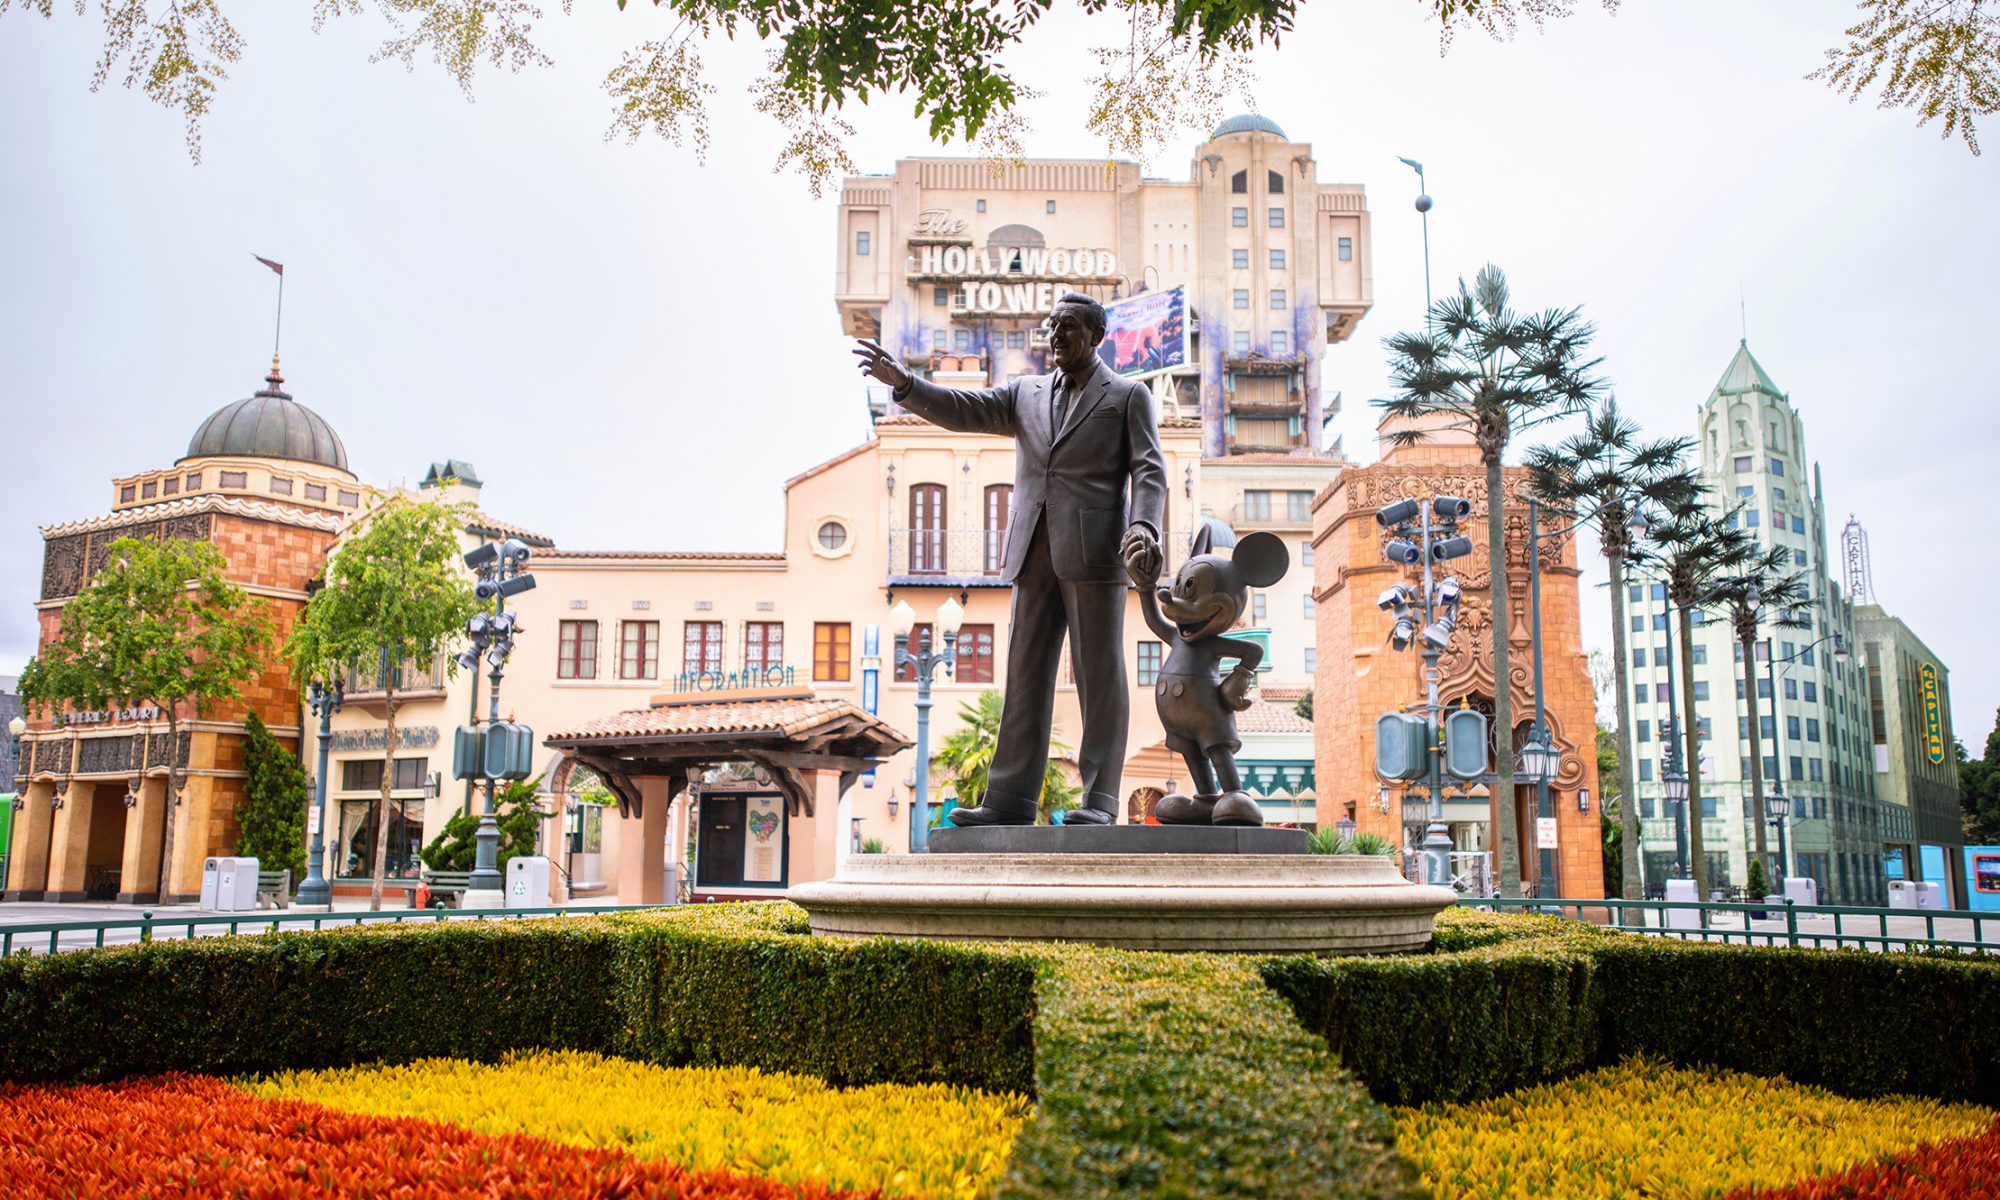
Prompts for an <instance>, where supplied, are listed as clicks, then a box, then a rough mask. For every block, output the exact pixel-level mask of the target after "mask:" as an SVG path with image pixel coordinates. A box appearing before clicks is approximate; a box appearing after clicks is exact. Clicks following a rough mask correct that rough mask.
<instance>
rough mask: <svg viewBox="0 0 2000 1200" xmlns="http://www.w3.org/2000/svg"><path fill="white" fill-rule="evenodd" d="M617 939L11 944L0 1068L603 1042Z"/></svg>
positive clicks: (573, 930)
mask: <svg viewBox="0 0 2000 1200" xmlns="http://www.w3.org/2000/svg"><path fill="white" fill-rule="evenodd" d="M616 945H617V937H616V935H615V934H614V932H613V931H612V929H611V928H610V927H609V926H608V925H606V924H605V923H602V922H596V921H585V920H573V921H568V922H565V923H563V924H555V923H553V922H533V923H529V922H523V923H518V924H508V925H501V924H491V925H487V924H471V923H453V924H449V925H435V924H421V925H405V926H395V927H377V928H372V929H368V930H365V931H357V930H353V929H341V930H329V931H327V932H324V933H317V934H314V933H282V934H267V935H263V936H259V937H241V938H202V939H198V940H194V941H179V940H176V941H156V942H152V943H150V944H147V945H138V946H129V947H121V948H117V949H108V950H81V951H74V952H66V953H62V954H55V955H47V956H41V957H30V956H29V955H27V954H25V953H20V954H15V955H13V956H11V957H9V958H5V959H0V1030H4V1031H5V1034H4V1036H0V1080H12V1081H16V1082H26V1081H30V1080H74V1081H98V1080H105V1079H115V1078H120V1077H124V1076H130V1075H153V1074H159V1073H162V1072H166V1071H197V1072H206V1073H213V1074H235V1073H239V1072H249V1071H267V1070H275V1069H280V1068H286V1067H326V1066H340V1065H345V1064H347V1063H354V1062H371V1061H384V1062H408V1061H410V1060H413V1059H418V1058H426V1057H431V1056H438V1055H455V1056H460V1057H466V1058H474V1059H493V1058H497V1057H499V1056H500V1055H502V1054H504V1053H505V1052H506V1051H508V1050H514V1049H525V1048H528V1047H534V1046H548V1047H552V1048H566V1049H579V1050H606V1049H609V1048H610V1044H611V1039H612V1037H613V1035H614V1034H615V1033H616V1031H617V1029H618V1022H617V1020H616V1019H615V1017H614V1013H613V1007H612V997H613V992H612V987H611V975H610V971H609V969H608V968H609V967H610V965H611V962H612V956H613V952H614V950H615V949H616Z"/></svg>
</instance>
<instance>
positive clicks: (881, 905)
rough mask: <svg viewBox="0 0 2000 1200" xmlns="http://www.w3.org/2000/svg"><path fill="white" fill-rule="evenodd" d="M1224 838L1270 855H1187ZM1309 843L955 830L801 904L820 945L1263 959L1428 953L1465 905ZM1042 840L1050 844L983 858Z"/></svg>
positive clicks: (1247, 834) (839, 880) (805, 890)
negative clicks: (1090, 947)
mask: <svg viewBox="0 0 2000 1200" xmlns="http://www.w3.org/2000/svg"><path fill="white" fill-rule="evenodd" d="M1293 834H1296V835H1297V838H1296V840H1297V842H1298V849H1297V850H1290V851H1289V852H1288V850H1287V848H1286V844H1287V843H1289V842H1290V841H1292V839H1291V838H1290V837H1286V836H1284V835H1293ZM960 835H971V836H969V837H966V836H960ZM1079 835H1080V836H1079ZM1189 835H1197V836H1194V837H1192V838H1190V836H1189ZM1225 839H1243V840H1244V841H1245V842H1247V843H1250V844H1255V843H1257V842H1260V841H1261V842H1265V843H1267V844H1268V846H1269V847H1270V850H1269V851H1267V852H1248V853H1244V852H1234V853H1232V852H1229V851H1226V850H1217V849H1207V848H1204V849H1181V848H1178V847H1176V846H1175V845H1173V843H1174V842H1176V841H1178V842H1179V843H1180V846H1194V845H1199V846H1203V847H1207V846H1208V844H1209V843H1211V842H1216V841H1220V840H1225ZM1304 841H1305V835H1304V834H1303V833H1302V832H1300V831H1298V830H1279V829H1193V828H1162V827H1157V826H1137V827H1134V826H1122V827H1104V828H1088V829H1087V828H1077V829H1071V830H1066V829H1062V828H1060V827H1058V828H1054V829H1051V828H1048V827H1040V828H1036V827H1024V828H1012V829H967V830H953V831H942V830H941V831H939V833H938V834H937V835H936V836H935V837H934V838H933V841H932V848H933V852H932V853H930V854H859V855H852V856H850V857H849V858H848V860H847V862H846V865H845V866H844V867H843V868H842V869H841V872H840V874H839V875H837V876H835V877H834V878H832V879H830V880H826V881H824V882H820V883H809V884H802V885H800V886H798V887H795V888H793V889H791V892H790V898H791V900H792V901H793V902H794V903H797V904H798V905H799V906H800V907H802V908H804V909H805V910H806V912H807V913H808V914H809V916H810V917H811V921H812V931H813V932H814V933H815V934H821V935H825V936H832V937H884V936H887V937H924V938H943V939H950V940H964V941H1043V942H1047V941H1065V942H1089V943H1094V944H1096V945H1100V946H1118V947H1123V948H1126V949H1133V950H1212V951H1228V952H1236V953H1264V954H1288V953H1289V954H1396V953H1406V952H1409V951H1413V950H1419V949H1421V948H1423V946H1424V945H1426V944H1427V943H1428V942H1429V941H1430V938H1431V923H1432V919H1433V918H1434V917H1435V916H1436V915H1437V914H1438V913H1439V912H1440V911H1442V910H1443V909H1446V908H1449V907H1450V906H1451V905H1452V904H1453V903H1454V902H1456V900H1457V895H1456V894H1455V893H1454V892H1452V890H1451V889H1449V888H1439V887H1427V886H1424V885H1421V884H1413V883H1410V882H1408V881H1407V880H1405V879H1404V878H1403V877H1402V876H1401V875H1400V874H1399V873H1398V872H1397V871H1396V866H1395V863H1394V861H1393V860H1391V859H1388V858H1384V857H1379V856H1373V855H1350V856H1329V855H1317V854H1306V853H1303V852H1302V851H1303V850H1304ZM1036 842H1040V843H1046V846H1045V847H1037V849H1036V850H1035V851H1033V852H1025V853H1024V852H1016V851H1008V850H1001V851H986V850H973V849H971V848H970V847H971V846H972V845H982V844H1000V845H1011V844H1031V843H1036ZM1114 846H1115V847H1118V848H1117V849H1115V850H1114V849H1106V848H1104V847H1114ZM1259 849H1260V850H1263V847H1259Z"/></svg>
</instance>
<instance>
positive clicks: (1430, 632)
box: [1424, 615, 1458, 650]
mask: <svg viewBox="0 0 2000 1200" xmlns="http://www.w3.org/2000/svg"><path fill="white" fill-rule="evenodd" d="M1457 626H1458V622H1456V621H1454V620H1452V619H1451V617H1450V616H1449V615H1447V616H1442V617H1439V618H1438V619H1437V620H1435V621H1432V622H1431V623H1430V624H1429V625H1426V626H1424V645H1426V646H1429V647H1430V648H1431V649H1433V650H1442V649H1444V648H1445V647H1446V646H1447V645H1449V644H1450V643H1451V631H1452V630H1453V629H1455V628H1457Z"/></svg>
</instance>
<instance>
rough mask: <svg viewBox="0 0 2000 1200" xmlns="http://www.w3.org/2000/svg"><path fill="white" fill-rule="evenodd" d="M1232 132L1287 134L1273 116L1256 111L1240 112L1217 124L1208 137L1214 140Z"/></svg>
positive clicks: (1281, 135) (1280, 135)
mask: <svg viewBox="0 0 2000 1200" xmlns="http://www.w3.org/2000/svg"><path fill="white" fill-rule="evenodd" d="M1230 133H1275V134H1277V135H1278V136H1279V137H1281V138H1283V137H1284V136H1285V131H1284V130H1282V129H1280V128H1278V123H1277V122H1276V121H1273V120H1272V119H1271V118H1269V117H1260V116H1258V115H1257V114H1256V113H1239V114H1238V115H1236V116H1233V117H1231V118H1229V119H1228V120H1227V121H1224V122H1223V123H1222V124H1220V125H1217V126H1216V127H1215V132H1213V133H1211V134H1209V135H1208V137H1209V140H1210V141H1213V140H1215V139H1216V138H1219V137H1221V136H1223V135H1224V134H1230ZM1285 140H1287V141H1290V140H1291V139H1289V138H1286V139H1285Z"/></svg>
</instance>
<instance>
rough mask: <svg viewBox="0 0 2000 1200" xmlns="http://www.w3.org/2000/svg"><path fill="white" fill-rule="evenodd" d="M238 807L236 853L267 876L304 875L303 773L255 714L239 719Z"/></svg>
mask: <svg viewBox="0 0 2000 1200" xmlns="http://www.w3.org/2000/svg"><path fill="white" fill-rule="evenodd" d="M243 774H244V776H245V781H244V784H243V803H241V804H239V805H237V806H236V827H237V830H238V832H237V835H236V853H238V854H246V855H250V856H251V857H254V858H255V859H256V860H257V864H258V866H259V867H260V868H261V869H262V870H266V871H290V872H291V873H292V881H293V882H294V883H296V882H298V881H299V880H301V879H303V878H304V877H305V871H306V846H305V837H306V773H305V769H304V768H302V767H300V766H299V760H298V756H297V755H295V754H293V753H292V752H291V751H289V750H287V749H285V748H284V747H283V746H281V745H279V744H278V739H277V738H274V737H272V736H271V731H270V730H269V729H267V728H266V727H265V725H264V722H263V721H262V720H260V719H258V716H257V714H256V713H251V714H250V715H249V716H247V717H245V718H243Z"/></svg>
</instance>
